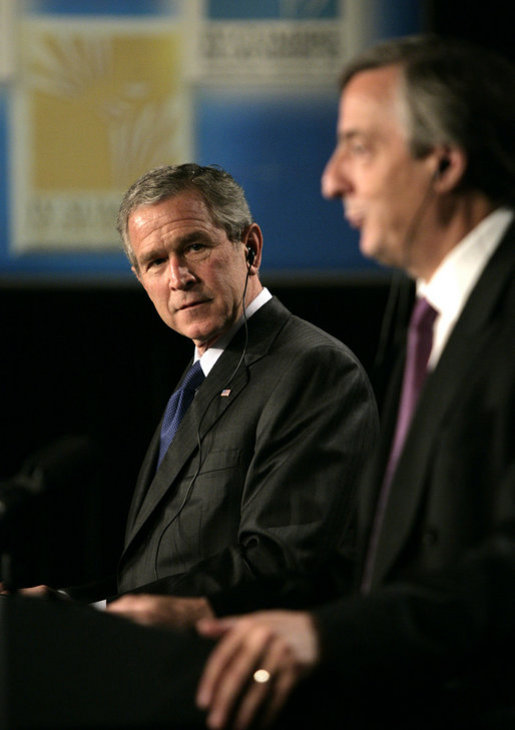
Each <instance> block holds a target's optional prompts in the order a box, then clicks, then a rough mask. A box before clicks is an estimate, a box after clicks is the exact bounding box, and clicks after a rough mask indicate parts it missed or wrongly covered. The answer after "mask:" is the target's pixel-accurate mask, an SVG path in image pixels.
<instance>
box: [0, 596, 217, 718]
mask: <svg viewBox="0 0 515 730" xmlns="http://www.w3.org/2000/svg"><path fill="white" fill-rule="evenodd" d="M211 646H212V645H211V643H210V642H208V641H205V640H203V639H200V638H199V637H197V636H194V635H193V634H188V633H176V632H172V631H167V630H163V629H155V628H146V627H142V626H138V625H136V624H133V623H131V622H129V621H128V620H126V619H123V618H119V617H116V616H112V615H110V614H106V613H103V612H100V611H97V610H95V609H93V608H91V607H89V606H85V605H80V604H75V603H73V602H68V601H62V602H59V601H46V600H42V599H36V598H24V597H17V596H0V728H2V730H3V729H4V728H5V730H18V729H20V730H21V729H24V730H25V729H27V730H30V729H31V728H38V729H39V728H52V729H57V728H63V729H64V728H66V730H74V729H75V728H105V729H108V730H122V728H123V730H129V729H130V730H132V729H139V728H141V730H143V729H144V730H151V729H152V728H156V729H159V728H185V729H186V728H187V729H189V728H203V727H205V720H204V714H203V713H201V712H200V711H199V710H198V709H197V708H196V707H195V704H194V697H195V691H196V685H197V682H198V679H199V677H200V672H201V670H202V667H203V665H204V662H205V660H206V658H207V656H208V654H209V652H210V650H211Z"/></svg>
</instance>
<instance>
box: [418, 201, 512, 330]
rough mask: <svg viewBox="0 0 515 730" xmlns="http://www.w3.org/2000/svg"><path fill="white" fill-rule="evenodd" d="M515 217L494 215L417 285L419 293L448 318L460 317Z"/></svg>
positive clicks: (497, 212) (500, 212) (506, 213)
mask: <svg viewBox="0 0 515 730" xmlns="http://www.w3.org/2000/svg"><path fill="white" fill-rule="evenodd" d="M513 217H514V211H513V210H510V209H508V208H498V209H497V210H495V211H494V212H493V213H490V214H489V215H488V216H487V217H486V218H484V219H483V220H482V221H481V223H479V225H477V226H476V227H475V228H474V229H473V230H472V231H470V233H468V234H467V235H466V236H465V238H463V239H462V240H461V241H460V243H459V244H458V245H457V246H455V247H454V248H453V249H452V251H450V252H449V253H448V254H447V256H446V257H445V258H444V260H443V261H442V263H441V264H440V266H439V267H438V268H437V270H436V271H435V273H434V274H433V276H432V277H431V279H430V280H429V281H428V282H424V281H422V280H419V281H418V282H417V294H418V295H419V296H424V297H425V298H426V299H427V300H428V301H429V302H430V303H431V304H432V305H433V307H434V308H435V309H436V310H437V311H438V312H440V313H442V314H445V316H447V317H450V316H452V315H455V316H457V315H458V314H459V313H460V312H461V309H462V308H463V306H464V304H465V302H466V300H467V298H468V295H469V294H470V292H471V290H472V289H473V287H474V285H475V284H476V282H477V280H478V279H479V276H480V275H481V273H482V271H483V269H484V268H485V266H486V263H487V261H488V259H489V258H490V257H491V255H492V254H493V252H494V251H495V249H496V248H497V246H498V245H499V243H500V241H501V239H502V237H503V235H504V233H505V231H506V230H507V228H508V226H509V225H510V223H511V221H512V220H513Z"/></svg>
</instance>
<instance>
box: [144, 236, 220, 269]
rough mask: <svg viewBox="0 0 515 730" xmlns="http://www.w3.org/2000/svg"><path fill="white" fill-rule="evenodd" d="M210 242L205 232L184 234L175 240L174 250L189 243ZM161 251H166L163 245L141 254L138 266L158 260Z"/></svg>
mask: <svg viewBox="0 0 515 730" xmlns="http://www.w3.org/2000/svg"><path fill="white" fill-rule="evenodd" d="M210 240H211V239H210V238H209V236H208V235H207V234H206V233H205V231H202V230H198V231H191V232H190V233H186V234H185V235H184V236H181V237H180V238H179V239H178V240H177V243H176V245H175V246H174V250H180V249H181V248H185V247H186V246H188V245H189V244H190V243H195V242H198V241H201V242H206V241H210ZM163 250H166V247H165V246H163V245H159V246H153V247H152V248H151V249H149V250H148V251H146V252H145V253H143V254H142V256H141V259H140V265H143V264H147V263H148V262H149V261H152V260H153V259H155V258H160V254H161V252H162V251H163Z"/></svg>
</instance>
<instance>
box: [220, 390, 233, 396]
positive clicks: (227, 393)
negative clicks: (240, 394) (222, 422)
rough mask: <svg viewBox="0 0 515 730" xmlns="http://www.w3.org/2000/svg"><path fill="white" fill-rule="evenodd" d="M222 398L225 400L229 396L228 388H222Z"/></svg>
mask: <svg viewBox="0 0 515 730" xmlns="http://www.w3.org/2000/svg"><path fill="white" fill-rule="evenodd" d="M220 395H221V397H222V398H227V396H228V395H231V389H230V388H224V390H222V392H221V393H220Z"/></svg>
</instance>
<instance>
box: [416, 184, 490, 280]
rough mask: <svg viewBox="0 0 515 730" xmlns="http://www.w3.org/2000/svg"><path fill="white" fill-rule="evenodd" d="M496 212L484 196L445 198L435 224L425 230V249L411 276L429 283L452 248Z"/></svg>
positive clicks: (479, 194) (438, 210) (422, 250)
mask: <svg viewBox="0 0 515 730" xmlns="http://www.w3.org/2000/svg"><path fill="white" fill-rule="evenodd" d="M494 209H495V205H493V203H492V202H491V201H490V200H488V199H487V198H486V197H485V196H484V195H483V194H481V193H474V192H472V193H467V194H466V195H453V196H448V197H446V198H445V199H442V200H441V202H440V205H439V206H438V208H437V209H436V215H435V219H434V221H433V225H429V226H427V227H426V231H427V232H428V233H427V235H426V237H425V238H426V240H425V246H421V247H420V249H419V251H420V255H419V256H418V257H417V260H416V261H415V260H414V261H413V262H411V265H410V266H409V268H408V273H409V274H410V275H411V276H413V277H414V278H416V279H422V280H423V281H426V282H428V281H429V280H430V279H431V278H432V276H433V274H434V273H435V271H436V270H437V269H438V267H439V266H440V264H441V263H442V261H443V260H444V258H445V257H446V256H447V255H448V254H449V253H450V252H451V251H452V249H453V248H455V247H456V246H457V245H458V244H459V243H460V242H461V241H462V240H463V239H464V238H465V236H466V235H467V234H468V233H470V231H472V230H473V229H474V228H475V227H476V226H477V225H479V223H481V221H482V220H483V219H484V218H486V217H487V216H488V215H490V213H491V212H492V211H493V210H494Z"/></svg>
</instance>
